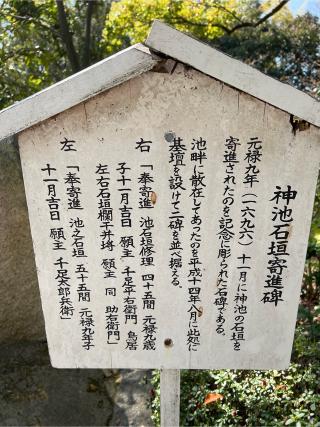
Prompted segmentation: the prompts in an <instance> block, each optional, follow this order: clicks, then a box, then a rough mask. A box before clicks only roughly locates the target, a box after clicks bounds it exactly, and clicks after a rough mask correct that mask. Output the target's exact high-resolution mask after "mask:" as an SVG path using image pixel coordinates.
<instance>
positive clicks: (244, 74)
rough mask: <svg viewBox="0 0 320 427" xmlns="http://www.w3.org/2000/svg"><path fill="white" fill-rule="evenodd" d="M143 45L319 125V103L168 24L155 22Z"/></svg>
mask: <svg viewBox="0 0 320 427" xmlns="http://www.w3.org/2000/svg"><path fill="white" fill-rule="evenodd" d="M146 45H147V46H148V47H150V48H151V49H154V50H155V51H156V52H161V53H162V54H165V55H167V56H169V57H172V58H174V59H176V60H177V61H180V62H183V63H185V64H188V65H191V66H192V67H194V68H195V69H197V70H199V71H201V72H203V73H205V74H207V75H208V76H211V77H214V78H215V79H218V80H220V81H221V82H224V83H226V84H228V85H230V86H232V87H234V88H236V89H239V90H241V91H243V92H246V93H248V94H249V95H252V96H254V97H256V98H258V99H260V100H262V101H264V102H267V103H268V104H270V105H273V106H274V107H277V108H279V109H281V110H283V111H286V112H287V113H290V114H293V115H295V116H298V117H300V118H301V119H303V120H306V121H307V122H309V123H311V124H313V125H315V126H320V103H319V102H318V101H316V100H315V99H313V98H312V97H311V96H309V95H307V94H305V93H303V92H301V91H299V90H297V89H295V88H293V87H291V86H289V85H287V84H284V83H281V82H280V81H278V80H276V79H273V78H271V77H269V76H267V75H265V74H263V73H262V72H260V71H258V70H256V69H255V68H253V67H250V66H249V65H247V64H244V63H243V62H241V61H238V60H237V59H234V58H231V57H230V56H228V55H226V54H224V53H222V52H220V51H218V50H216V49H214V48H212V47H211V46H209V45H206V44H205V43H202V42H200V41H198V40H196V39H194V38H193V37H190V36H188V35H186V34H184V33H182V32H180V31H177V30H175V29H174V28H172V27H170V26H169V25H166V24H164V23H162V22H160V21H155V22H154V23H153V26H152V30H151V32H150V35H149V37H148V38H147V40H146Z"/></svg>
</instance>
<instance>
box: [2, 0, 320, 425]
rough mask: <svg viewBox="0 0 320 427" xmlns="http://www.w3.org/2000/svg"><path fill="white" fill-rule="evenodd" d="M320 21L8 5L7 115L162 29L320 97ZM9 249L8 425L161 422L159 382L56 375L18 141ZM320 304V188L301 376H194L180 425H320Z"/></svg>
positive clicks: (275, 1)
mask: <svg viewBox="0 0 320 427" xmlns="http://www.w3.org/2000/svg"><path fill="white" fill-rule="evenodd" d="M319 16H320V1H319V0H284V1H281V0H266V1H263V0H261V1H258V0H114V1H99V0H97V1H95V0H91V1H85V0H82V1H80V0H64V1H63V0H43V1H40V0H0V109H3V108H6V107H7V106H9V105H11V104H13V103H14V102H17V101H19V100H21V99H24V98H25V97H27V96H30V95H32V94H33V93H35V92H37V91H39V90H41V89H44V88H46V87H48V86H49V85H51V84H53V83H55V82H58V81H59V80H61V79H64V78H66V77H68V76H69V75H71V74H73V73H76V72H78V71H80V70H81V69H83V68H85V67H88V66H90V65H91V64H94V63H96V62H97V61H99V60H101V59H104V58H105V57H107V56H109V55H112V54H114V53H116V52H117V51H119V50H122V49H124V48H126V47H128V46H130V45H132V44H134V43H138V42H143V41H144V40H145V38H146V36H147V34H148V32H149V30H150V27H151V24H152V22H153V20H154V19H160V20H162V21H164V22H166V23H168V24H170V25H171V26H173V27H175V28H177V29H178V30H180V31H184V32H186V33H189V34H192V35H194V36H195V37H197V38H198V39H200V40H203V41H204V42H206V43H209V44H210V45H212V46H214V47H216V48H218V49H220V50H222V51H223V52H225V53H227V54H229V55H230V56H232V57H234V58H238V59H240V60H242V61H244V62H246V63H248V64H250V65H252V66H254V67H256V68H258V69H259V70H261V71H263V72H264V73H266V74H268V75H270V76H272V77H275V78H277V79H279V80H281V81H282V82H286V83H289V84H291V85H293V86H295V87H296V88H298V89H300V90H302V91H304V92H306V93H308V94H309V95H310V96H313V97H315V98H318V99H320V22H319ZM307 167H308V165H307V164H306V165H303V167H302V168H301V171H299V173H301V174H303V168H307ZM311 197H313V195H312V196H311ZM0 247H1V251H0V299H1V304H0V324H1V329H0V343H1V351H0V424H1V425H150V424H151V423H155V424H158V423H159V373H158V372H154V373H153V375H152V378H151V380H150V378H149V377H150V375H149V377H148V376H147V377H146V378H147V379H146V380H145V381H144V374H143V375H142V374H141V375H140V376H139V375H138V376H136V377H135V376H134V375H135V374H134V373H132V372H131V373H130V372H127V373H126V374H125V375H124V376H121V375H120V374H119V373H117V372H115V373H111V375H109V374H108V373H103V372H99V371H95V372H93V371H88V372H85V370H84V371H81V372H80V371H73V374H71V373H70V371H69V372H68V371H67V372H66V371H64V370H63V371H56V370H54V369H53V368H51V367H50V364H49V359H48V355H47V349H46V341H45V330H44V322H43V317H42V311H41V303H40V296H39V290H38V284H37V278H36V269H35V264H34V256H33V251H32V240H31V236H30V230H29V222H28V213H27V207H26V201H25V194H24V188H23V180H22V174H21V166H20V159H19V151H18V147H17V142H16V139H15V138H14V137H13V138H10V139H8V140H5V141H2V142H1V141H0ZM319 296H320V185H319V182H318V185H317V192H316V195H315V202H314V212H313V218H312V225H311V230H310V238H309V245H308V252H307V256H306V264H305V273H304V278H303V283H302V292H301V303H300V307H299V312H298V319H297V327H296V335H295V341H294V347H293V354H292V363H291V365H290V369H289V370H288V371H267V372H262V371H261V372H259V371H232V370H224V371H183V372H182V385H181V425H215V426H216V425H248V426H249V425H250V426H256V425H263V426H264V425H268V426H269V425H272V426H278V425H279V426H280V425H281V426H283V425H290V424H292V425H297V426H310V425H312V426H320V351H319V350H320V349H319V341H320V340H319V338H320V305H319V304H320V303H319ZM132 375H133V376H132ZM148 378H149V379H148ZM142 380H143V381H142ZM130 381H131V382H130ZM139 381H140V383H139ZM141 381H142V382H141ZM150 381H151V382H150ZM65 382H66V384H65ZM121 383H122V384H123V385H122V386H121ZM63 384H65V385H63ZM68 384H69V385H70V386H68ZM71 384H73V385H71ZM117 384H118V385H117ZM128 384H129V385H128ZM130 384H131V385H130ZM139 384H140V385H139ZM141 384H144V385H142V386H141ZM117 387H118V388H117ZM121 387H122V392H121ZM130 387H131V388H130ZM125 389H127V390H128V393H129V391H130V390H131V391H130V393H131V392H132V394H131V398H130V399H131V400H130V399H129V400H128V399H127V400H126V398H125V397H123V396H125V393H126V392H125ZM116 390H118V392H119V393H120V395H121V393H122V397H123V402H124V403H123V407H122V409H121V410H120V412H119V409H117V403H116V397H115V396H116V395H117V392H116ZM119 390H120V391H119ZM135 392H139V393H140V395H139V396H140V397H137V396H136V397H132V396H134V393H135ZM88 393H89V394H88ZM148 393H149V394H148ZM92 396H93V397H92ZM143 396H145V397H143ZM147 400H148V402H147ZM147 403H148V405H149V406H148V407H149V409H145V408H146V405H147ZM134 404H140V409H139V411H140V415H141V417H140V418H139V417H138V415H137V413H136V414H135V415H134V414H131V415H128V413H127V412H126V411H127V409H128V408H129V407H130V406H132V405H134ZM80 407H81V408H82V410H81V411H80V410H79V408H80ZM52 408H53V409H52ZM143 408H144V409H143ZM121 411H122V412H121ZM139 411H138V412H139ZM57 414H60V415H61V416H60V418H59V416H58V415H57ZM99 414H100V415H99ZM115 414H116V416H115ZM119 414H120V415H119ZM121 414H122V415H121ZM99 417H100V418H99ZM130 417H131V419H130ZM150 417H152V421H151V418H150Z"/></svg>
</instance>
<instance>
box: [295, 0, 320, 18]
mask: <svg viewBox="0 0 320 427" xmlns="http://www.w3.org/2000/svg"><path fill="white" fill-rule="evenodd" d="M289 8H290V10H291V11H292V13H293V14H295V15H299V14H303V13H305V12H311V13H312V14H313V15H317V16H320V0H290V1H289Z"/></svg>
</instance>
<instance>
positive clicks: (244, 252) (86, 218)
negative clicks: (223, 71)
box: [19, 65, 319, 369]
mask: <svg viewBox="0 0 320 427" xmlns="http://www.w3.org/2000/svg"><path fill="white" fill-rule="evenodd" d="M318 138H319V133H318V129H316V128H314V127H310V128H308V129H307V130H305V131H304V132H299V133H296V134H294V133H293V131H292V124H291V123H290V116H289V115H288V114H287V113H284V112H282V111H279V110H277V109H275V108H274V107H271V106H269V105H266V104H265V103H263V102H261V101H260V100H257V99H254V98H252V97H251V96H249V95H246V94H240V93H239V92H238V91H236V90H235V89H231V88H229V87H227V86H225V85H223V84H222V83H221V82H218V81H216V80H214V79H212V78H210V77H207V76H205V75H203V74H201V73H199V72H198V71H195V70H186V69H185V68H184V67H183V65H178V66H177V67H176V69H175V71H174V73H172V74H162V73H155V72H148V73H145V74H143V75H142V76H140V77H138V78H135V79H133V80H131V81H129V82H127V83H124V84H122V85H121V86H119V87H116V88H114V89H112V90H110V91H109V92H106V93H103V94H101V95H98V96H96V97H94V98H92V99H90V100H89V101H88V102H86V103H85V104H81V105H78V106H76V107H74V108H72V109H70V110H67V111H65V112H63V113H61V114H60V115H58V116H56V117H55V118H53V119H50V120H48V121H46V122H44V123H43V124H41V125H39V126H37V127H35V128H31V129H29V130H27V131H25V132H23V133H22V134H21V135H20V138H19V142H20V152H21V159H22V166H23V174H24V182H25V187H26V193H27V199H28V207H29V214H30V223H31V229H32V236H33V243H34V250H35V255H36V264H37V270H38V277H39V283H40V290H41V297H42V303H43V310H44V315H45V320H46V330H47V336H48V343H49V349H50V356H51V361H52V364H53V366H56V367H60V368H75V367H81V368H88V367H95V368H98V367H100V368H108V367H109V368H111V367H117V368H160V367H164V368H193V369H197V368H203V369H204V368H229V367H233V368H247V369H271V368H285V367H287V366H288V363H289V360H290V353H291V346H292V340H293V333H294V326H295V321H296V314H297V305H298V300H299V292H300V284H301V276H302V271H303V265H304V254H305V251H306V243H307V238H308V232H309V226H310V215H311V211H312V202H313V197H312V195H313V192H314V186H315V182H316V174H317V167H318V159H317V155H316V154H317V152H316V150H315V147H316V146H317V139H318Z"/></svg>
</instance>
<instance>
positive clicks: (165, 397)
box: [160, 369, 180, 427]
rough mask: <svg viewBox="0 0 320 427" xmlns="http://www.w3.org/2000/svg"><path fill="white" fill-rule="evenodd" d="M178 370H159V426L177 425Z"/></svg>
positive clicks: (178, 412)
mask: <svg viewBox="0 0 320 427" xmlns="http://www.w3.org/2000/svg"><path fill="white" fill-rule="evenodd" d="M179 418H180V370H179V369H161V371H160V423H161V427H173V426H174V427H176V426H179Z"/></svg>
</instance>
